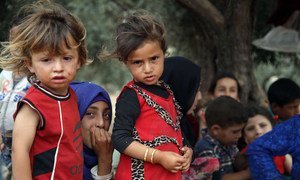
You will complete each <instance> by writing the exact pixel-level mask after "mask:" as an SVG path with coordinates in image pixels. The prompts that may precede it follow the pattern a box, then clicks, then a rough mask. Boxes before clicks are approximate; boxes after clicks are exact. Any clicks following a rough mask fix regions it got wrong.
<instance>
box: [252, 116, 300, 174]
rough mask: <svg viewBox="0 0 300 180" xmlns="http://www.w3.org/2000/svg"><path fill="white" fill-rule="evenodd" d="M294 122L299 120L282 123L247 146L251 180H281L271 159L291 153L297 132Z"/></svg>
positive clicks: (293, 119)
mask: <svg viewBox="0 0 300 180" xmlns="http://www.w3.org/2000/svg"><path fill="white" fill-rule="evenodd" d="M296 120H299V119H298V118H295V117H294V118H292V119H289V120H287V121H285V122H282V123H281V124H279V125H277V126H275V127H274V129H273V130H272V131H270V132H269V133H267V134H265V135H263V136H261V137H260V138H258V139H256V140H255V141H254V142H253V143H251V144H250V145H249V148H248V150H247V158H248V163H249V167H250V171H251V177H252V179H283V176H281V174H280V173H279V172H278V171H277V169H276V167H275V164H274V161H273V157H274V156H282V155H286V154H289V153H290V152H291V150H292V147H293V144H294V143H295V136H296V131H297V127H295V125H296V124H295V121H296Z"/></svg>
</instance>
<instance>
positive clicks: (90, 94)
mask: <svg viewBox="0 0 300 180" xmlns="http://www.w3.org/2000/svg"><path fill="white" fill-rule="evenodd" d="M71 87H72V89H73V90H74V91H75V93H76V95H77V98H78V100H77V101H78V109H79V114H80V119H81V125H82V127H81V128H82V139H83V158H84V167H83V168H84V169H83V179H84V180H91V179H93V178H94V179H111V178H112V155H113V147H112V143H111V133H109V132H108V130H109V126H110V124H111V118H112V107H111V101H110V97H109V94H108V93H107V92H106V91H105V90H104V89H103V88H101V87H100V86H98V85H96V84H93V83H90V82H72V83H71ZM92 177H93V178H92Z"/></svg>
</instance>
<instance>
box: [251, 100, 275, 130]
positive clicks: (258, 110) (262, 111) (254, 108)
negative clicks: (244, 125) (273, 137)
mask: <svg viewBox="0 0 300 180" xmlns="http://www.w3.org/2000/svg"><path fill="white" fill-rule="evenodd" d="M246 112H247V117H248V119H249V118H252V117H254V116H256V115H262V116H265V117H266V118H267V119H268V120H269V121H270V123H271V124H272V126H274V125H275V121H274V119H273V117H272V114H271V112H270V111H269V110H268V109H266V108H264V107H262V106H259V105H255V104H253V105H248V106H247V107H246Z"/></svg>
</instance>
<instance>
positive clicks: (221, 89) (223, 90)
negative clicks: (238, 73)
mask: <svg viewBox="0 0 300 180" xmlns="http://www.w3.org/2000/svg"><path fill="white" fill-rule="evenodd" d="M208 93H209V95H210V96H211V98H213V99H214V98H216V97H219V96H230V97H232V98H233V99H236V100H238V101H239V100H240V98H241V94H242V89H241V86H240V84H239V82H238V80H237V78H236V77H235V76H234V75H233V74H232V73H229V72H220V73H218V74H217V75H216V76H215V77H214V79H213V80H212V82H211V84H210V86H209V89H208Z"/></svg>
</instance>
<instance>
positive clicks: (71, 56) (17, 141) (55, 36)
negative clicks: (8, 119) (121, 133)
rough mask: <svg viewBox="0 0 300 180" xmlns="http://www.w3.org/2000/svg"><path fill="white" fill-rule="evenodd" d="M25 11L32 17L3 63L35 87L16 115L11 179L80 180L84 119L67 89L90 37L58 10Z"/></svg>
mask: <svg viewBox="0 0 300 180" xmlns="http://www.w3.org/2000/svg"><path fill="white" fill-rule="evenodd" d="M26 8H28V9H29V12H32V13H31V14H28V15H27V16H26V18H24V20H23V22H22V23H21V24H20V25H18V26H17V29H16V36H15V37H14V38H13V39H12V40H11V41H10V42H9V43H8V44H6V45H5V48H4V50H3V51H2V52H1V61H0V62H1V67H2V68H4V69H8V70H12V71H17V72H20V73H22V74H26V75H27V76H28V77H29V79H30V82H31V83H32V87H30V88H29V90H28V91H27V94H26V96H25V97H24V99H23V100H22V101H21V102H20V103H19V105H18V109H17V111H16V113H15V124H14V131H13V145H12V146H13V149H12V162H13V163H12V164H13V176H14V178H15V179H45V178H46V179H68V178H71V179H81V178H82V166H83V158H82V156H81V153H82V138H81V128H80V117H79V113H78V108H77V101H76V94H75V93H74V91H73V90H72V89H70V88H69V83H70V82H71V81H72V80H73V79H74V78H75V75H76V72H77V70H78V69H79V68H80V67H81V66H82V65H83V64H85V63H86V61H87V49H86V43H85V35H86V31H85V28H84V26H83V25H82V23H81V22H80V21H79V20H78V19H77V18H76V17H74V16H73V15H72V14H71V13H70V12H68V11H67V10H66V9H64V8H63V7H62V6H60V5H58V4H55V3H52V2H49V1H41V2H37V3H34V4H32V5H29V6H28V7H26ZM10 52H13V53H10Z"/></svg>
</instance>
